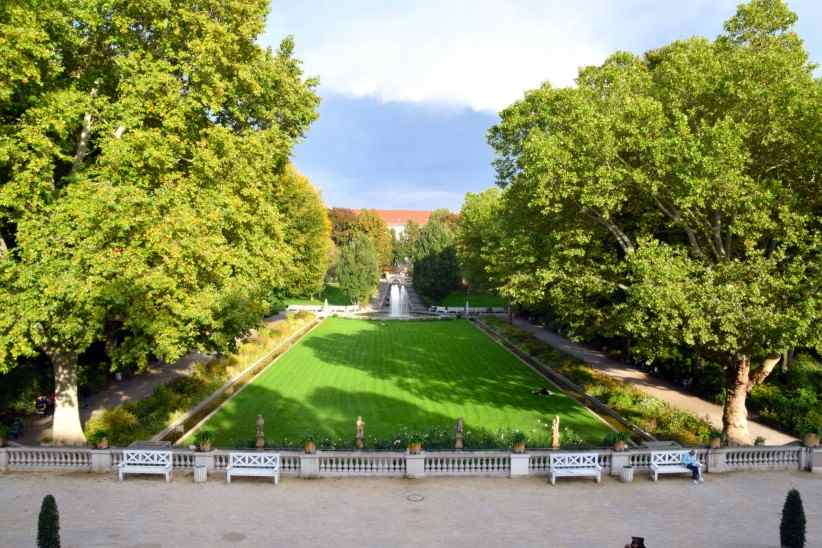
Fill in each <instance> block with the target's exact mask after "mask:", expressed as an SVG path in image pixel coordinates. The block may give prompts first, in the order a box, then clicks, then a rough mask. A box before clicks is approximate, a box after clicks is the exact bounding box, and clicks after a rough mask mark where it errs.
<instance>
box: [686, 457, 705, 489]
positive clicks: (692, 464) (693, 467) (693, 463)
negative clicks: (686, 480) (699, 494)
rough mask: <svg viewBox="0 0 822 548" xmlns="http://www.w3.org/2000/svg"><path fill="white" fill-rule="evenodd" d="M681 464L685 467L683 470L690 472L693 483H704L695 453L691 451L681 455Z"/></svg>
mask: <svg viewBox="0 0 822 548" xmlns="http://www.w3.org/2000/svg"><path fill="white" fill-rule="evenodd" d="M682 464H684V465H685V468H687V469H688V470H690V471H691V474H693V476H692V477H693V479H694V483H702V482H703V481H705V480H704V479H702V467H701V466H699V459H698V458H696V451H694V450H693V449H691V450H690V451H688V452H687V453H685V454H684V455H682Z"/></svg>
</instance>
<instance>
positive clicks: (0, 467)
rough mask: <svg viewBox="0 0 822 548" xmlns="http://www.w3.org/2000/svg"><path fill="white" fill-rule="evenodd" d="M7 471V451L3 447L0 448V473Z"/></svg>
mask: <svg viewBox="0 0 822 548" xmlns="http://www.w3.org/2000/svg"><path fill="white" fill-rule="evenodd" d="M8 469H9V451H8V449H6V448H5V447H0V472H5V471H7V470H8Z"/></svg>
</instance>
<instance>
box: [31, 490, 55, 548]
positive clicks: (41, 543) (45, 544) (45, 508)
mask: <svg viewBox="0 0 822 548" xmlns="http://www.w3.org/2000/svg"><path fill="white" fill-rule="evenodd" d="M37 548H60V515H59V514H58V513H57V501H55V500H54V497H53V496H52V495H46V496H45V497H43V504H42V505H40V516H39V517H38V518H37Z"/></svg>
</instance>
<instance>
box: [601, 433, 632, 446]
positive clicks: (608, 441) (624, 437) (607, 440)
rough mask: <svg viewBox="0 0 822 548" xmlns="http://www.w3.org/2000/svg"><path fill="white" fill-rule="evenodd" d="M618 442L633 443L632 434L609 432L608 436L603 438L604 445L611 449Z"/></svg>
mask: <svg viewBox="0 0 822 548" xmlns="http://www.w3.org/2000/svg"><path fill="white" fill-rule="evenodd" d="M618 441H625V442H628V441H631V434H629V433H628V432H608V434H607V435H606V436H605V437H604V438H602V445H604V446H605V447H611V446H612V445H614V444H615V443H616V442H618Z"/></svg>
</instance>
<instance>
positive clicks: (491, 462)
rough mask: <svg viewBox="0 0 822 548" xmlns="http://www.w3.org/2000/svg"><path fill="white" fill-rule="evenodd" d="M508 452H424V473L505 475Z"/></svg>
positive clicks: (508, 462)
mask: <svg viewBox="0 0 822 548" xmlns="http://www.w3.org/2000/svg"><path fill="white" fill-rule="evenodd" d="M510 469H511V454H510V453H502V452H500V453H486V452H483V453H426V454H425V474H426V475H431V476H505V475H508V472H509V470H510Z"/></svg>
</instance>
